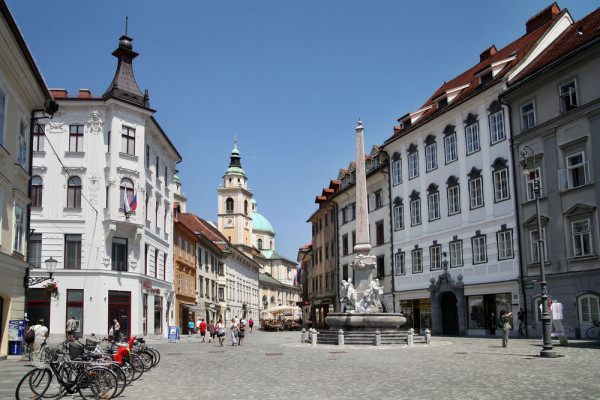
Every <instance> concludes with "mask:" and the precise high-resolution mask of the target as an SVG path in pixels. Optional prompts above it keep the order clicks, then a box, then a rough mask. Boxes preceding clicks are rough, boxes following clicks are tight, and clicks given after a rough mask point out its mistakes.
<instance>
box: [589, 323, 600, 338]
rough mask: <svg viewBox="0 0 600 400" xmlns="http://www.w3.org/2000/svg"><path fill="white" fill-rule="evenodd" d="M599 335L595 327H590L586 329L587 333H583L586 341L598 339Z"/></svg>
mask: <svg viewBox="0 0 600 400" xmlns="http://www.w3.org/2000/svg"><path fill="white" fill-rule="evenodd" d="M599 333H600V332H599V330H598V328H597V327H595V326H591V327H589V328H588V329H587V331H585V335H586V336H587V337H588V339H598V334H599Z"/></svg>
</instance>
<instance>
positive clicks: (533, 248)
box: [529, 228, 548, 263]
mask: <svg viewBox="0 0 600 400" xmlns="http://www.w3.org/2000/svg"><path fill="white" fill-rule="evenodd" d="M529 245H530V247H529V249H530V256H531V262H532V263H539V262H540V256H539V253H538V245H541V248H540V250H541V253H542V260H544V262H546V261H547V260H548V258H547V256H546V228H542V237H541V241H540V238H539V236H538V231H537V229H536V230H531V231H529Z"/></svg>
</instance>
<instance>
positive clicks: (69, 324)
mask: <svg viewBox="0 0 600 400" xmlns="http://www.w3.org/2000/svg"><path fill="white" fill-rule="evenodd" d="M76 326H77V322H76V321H75V316H73V315H71V319H70V320H68V321H67V328H66V331H67V339H68V340H69V341H71V340H73V335H74V333H75V327H76Z"/></svg>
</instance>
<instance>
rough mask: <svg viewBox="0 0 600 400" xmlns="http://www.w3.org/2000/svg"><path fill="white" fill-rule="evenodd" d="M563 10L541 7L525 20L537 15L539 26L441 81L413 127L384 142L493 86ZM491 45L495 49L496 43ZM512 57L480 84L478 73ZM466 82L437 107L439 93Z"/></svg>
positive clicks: (527, 51)
mask: <svg viewBox="0 0 600 400" xmlns="http://www.w3.org/2000/svg"><path fill="white" fill-rule="evenodd" d="M566 12H567V11H566V10H563V11H560V8H559V7H558V6H557V5H556V3H554V4H552V5H550V6H549V7H547V8H545V9H544V10H542V11H541V12H540V13H538V14H537V15H536V16H535V17H533V18H531V19H530V20H529V21H528V26H529V25H530V21H532V20H534V19H535V18H537V19H536V21H539V22H540V23H541V25H540V26H536V27H535V29H534V30H533V31H530V32H528V33H526V34H525V35H524V36H522V37H520V38H519V39H517V40H515V41H514V42H512V43H510V44H508V45H506V46H505V47H503V48H502V49H500V50H497V51H496V52H495V53H494V54H492V53H493V51H489V53H490V54H489V56H488V57H487V58H484V59H483V60H482V61H480V62H479V63H478V64H476V65H474V66H473V67H471V68H470V69H468V70H467V71H465V72H463V73H462V74H460V75H458V76H457V77H455V78H454V79H452V80H450V81H448V82H444V84H443V85H442V86H441V87H440V88H439V89H438V90H437V91H436V92H435V93H433V95H431V97H430V98H429V99H428V100H427V101H426V102H425V103H424V104H423V106H421V107H420V108H419V110H422V109H424V108H426V107H430V108H429V109H428V110H426V111H425V112H424V113H423V114H422V116H421V117H420V118H419V119H418V120H416V121H415V122H414V123H413V124H412V126H410V127H409V128H407V129H402V128H399V127H394V134H393V135H392V136H391V137H390V138H388V139H387V140H386V141H385V143H384V145H385V144H387V143H389V142H390V141H393V140H395V139H396V138H397V137H399V136H401V135H402V134H403V133H404V132H408V131H410V130H412V129H413V128H414V127H416V126H418V125H422V124H423V123H425V122H427V121H429V120H431V119H433V118H434V117H436V116H437V115H439V114H440V113H443V112H446V111H447V110H449V109H451V108H452V106H453V105H455V104H458V103H460V102H462V101H463V100H466V99H468V98H470V97H471V96H473V95H475V94H478V93H479V92H480V91H482V90H484V89H487V88H488V87H491V85H493V84H495V83H498V82H499V80H500V79H501V78H502V77H504V76H505V75H506V74H507V73H508V72H509V71H510V70H511V69H512V68H513V67H514V66H515V65H517V64H518V63H519V62H520V61H521V60H523V58H524V57H525V56H526V55H527V54H528V53H529V51H530V50H531V49H532V48H533V47H534V46H535V44H536V43H537V42H538V40H539V39H540V38H541V37H542V36H543V35H544V33H546V32H547V31H548V29H549V28H550V27H551V26H552V22H554V21H556V20H557V19H558V18H560V17H561V16H562V15H563V14H564V13H566ZM538 16H541V17H539V18H538ZM491 48H492V47H490V48H489V49H487V50H490V49H491ZM493 48H494V49H495V46H494V47H493ZM511 57H514V58H513V59H511V60H510V61H508V62H507V64H506V65H505V67H504V68H503V69H502V70H501V71H500V72H498V73H497V74H496V76H494V78H493V80H492V82H491V84H486V85H481V84H480V83H479V78H480V75H479V74H480V73H481V72H483V71H485V70H486V69H488V68H490V67H491V65H492V64H494V63H497V62H499V61H503V60H507V59H510V58H511ZM465 85H468V87H466V88H464V89H462V91H460V93H459V94H458V95H457V96H456V97H455V98H454V99H453V100H452V101H451V102H449V104H448V105H447V106H446V107H445V108H443V109H441V110H438V106H437V101H436V100H438V98H440V97H442V95H444V94H445V93H446V92H447V91H451V90H453V89H456V88H459V87H461V86H465ZM438 111H439V112H438ZM409 115H410V113H409V114H407V115H406V116H409ZM406 116H405V117H406ZM405 117H402V118H401V119H404V118H405Z"/></svg>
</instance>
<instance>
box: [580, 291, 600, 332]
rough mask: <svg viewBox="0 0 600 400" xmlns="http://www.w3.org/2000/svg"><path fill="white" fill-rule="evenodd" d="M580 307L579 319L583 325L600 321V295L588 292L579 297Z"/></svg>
mask: <svg viewBox="0 0 600 400" xmlns="http://www.w3.org/2000/svg"><path fill="white" fill-rule="evenodd" d="M577 303H578V308H579V321H580V323H581V324H582V325H590V326H591V325H592V323H593V322H596V321H600V307H599V306H598V296H596V295H593V294H586V295H583V296H579V298H578V299H577Z"/></svg>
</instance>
